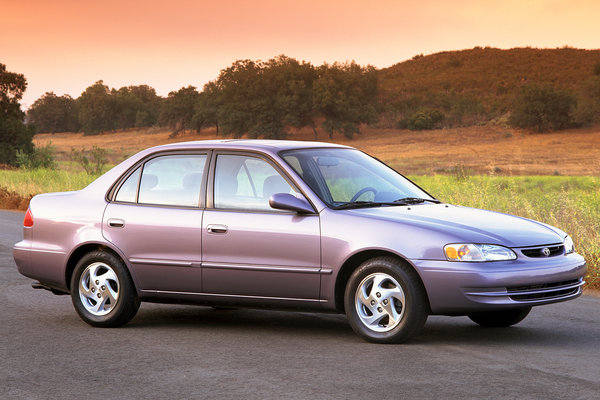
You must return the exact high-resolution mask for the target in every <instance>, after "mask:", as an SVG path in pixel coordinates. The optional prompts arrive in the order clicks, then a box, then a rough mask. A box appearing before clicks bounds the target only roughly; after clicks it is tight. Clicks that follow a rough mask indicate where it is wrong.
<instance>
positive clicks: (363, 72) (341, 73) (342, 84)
mask: <svg viewBox="0 0 600 400" xmlns="http://www.w3.org/2000/svg"><path fill="white" fill-rule="evenodd" d="M318 75H319V77H318V79H317V80H316V81H315V83H314V88H313V104H314V108H315V111H316V112H317V113H318V114H319V115H321V116H323V117H324V118H325V120H324V121H323V124H322V127H323V129H325V130H326V131H327V133H328V134H329V138H333V134H334V132H340V133H343V134H344V136H346V137H347V138H352V137H353V136H354V134H356V133H358V132H359V125H360V124H363V123H374V122H376V121H377V110H376V106H375V105H376V99H377V75H376V71H375V68H373V67H371V66H368V67H361V66H360V65H358V64H356V63H355V62H351V63H344V64H340V63H335V64H332V65H328V64H324V65H322V66H321V67H319V69H318Z"/></svg>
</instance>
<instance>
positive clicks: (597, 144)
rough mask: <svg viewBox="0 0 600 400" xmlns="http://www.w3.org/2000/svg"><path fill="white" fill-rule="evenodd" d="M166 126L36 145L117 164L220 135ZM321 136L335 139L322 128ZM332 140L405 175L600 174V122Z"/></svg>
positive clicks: (304, 133) (369, 131)
mask: <svg viewBox="0 0 600 400" xmlns="http://www.w3.org/2000/svg"><path fill="white" fill-rule="evenodd" d="M169 134H170V132H168V131H160V132H154V131H139V132H138V131H128V132H116V133H105V134H101V135H96V136H83V135H82V134H81V133H58V134H55V135H51V134H39V135H36V136H35V138H34V143H35V144H36V145H44V144H46V143H47V142H48V141H52V144H53V145H54V146H55V147H56V149H57V157H58V159H59V160H67V159H68V156H69V154H70V152H71V148H73V147H76V148H81V147H84V148H87V149H89V148H91V147H93V146H98V147H103V148H107V149H109V150H111V153H110V157H111V159H110V162H111V163H117V162H119V161H121V160H123V159H124V158H126V157H128V156H131V155H133V154H134V153H136V152H137V151H140V150H142V149H145V148H147V147H150V146H156V145H160V144H165V143H173V142H181V141H188V140H205V139H217V138H218V137H217V136H216V135H215V131H214V129H207V130H204V131H202V132H201V133H195V132H186V133H183V134H180V135H179V136H177V137H176V138H170V137H169ZM289 139H296V140H314V139H315V137H314V133H313V132H312V130H310V129H302V130H299V131H295V132H293V133H292V135H290V137H289ZM318 140H320V141H331V140H329V139H328V137H327V135H326V134H324V133H323V132H319V137H318ZM333 142H336V143H342V144H347V145H350V146H353V147H357V148H359V149H361V150H363V151H365V152H367V153H369V154H373V155H375V156H377V157H379V158H380V159H382V160H384V161H385V162H387V163H389V164H390V165H392V166H393V167H394V168H396V169H398V170H399V171H401V172H403V173H406V174H432V173H447V172H451V171H453V170H454V169H456V168H457V167H459V168H464V169H467V170H469V171H471V172H472V173H480V174H490V173H492V174H497V175H558V174H560V175H594V176H600V126H596V127H594V128H589V129H575V130H567V131H561V132H554V133H544V134H539V133H528V132H523V131H518V130H514V129H507V128H502V127H495V126H483V127H468V128H454V129H440V130H433V131H419V132H414V131H408V130H398V129H374V128H365V129H363V133H362V134H360V135H358V136H356V138H355V139H353V140H349V139H346V138H343V137H341V136H337V135H336V136H335V137H334V139H333Z"/></svg>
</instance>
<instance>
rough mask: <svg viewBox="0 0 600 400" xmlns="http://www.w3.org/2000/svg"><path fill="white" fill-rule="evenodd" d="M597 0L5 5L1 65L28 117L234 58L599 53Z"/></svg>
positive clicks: (386, 59)
mask: <svg viewBox="0 0 600 400" xmlns="http://www.w3.org/2000/svg"><path fill="white" fill-rule="evenodd" d="M599 20H600V1H598V0H501V1H496V0H490V1H486V0H420V1H415V0H408V1H405V0H395V1H394V0H370V1H367V0H363V1H357V0H301V1H288V0H248V1H240V0H216V1H204V0H168V1H155V0H130V1H128V0H53V1H49V0H0V63H3V64H6V67H7V70H8V71H11V72H18V73H22V74H24V75H25V77H26V78H27V81H28V89H27V91H26V93H25V95H24V97H23V101H22V105H23V107H24V108H27V107H28V106H29V105H31V104H32V103H33V102H34V101H35V100H36V99H37V98H39V97H40V96H41V95H43V94H44V93H45V92H49V91H53V92H54V93H55V94H57V95H63V94H69V95H70V96H72V97H74V98H76V97H78V96H79V95H80V94H81V92H83V91H84V90H85V88H86V87H88V86H90V85H92V84H93V83H94V82H96V81H98V80H103V81H104V83H105V84H106V85H108V86H109V87H111V88H112V87H115V88H119V87H122V86H129V85H140V84H147V85H150V86H152V87H154V88H155V89H156V91H157V93H158V94H159V95H162V96H166V95H167V94H168V93H169V92H170V91H172V90H177V89H179V88H181V87H182V86H188V85H193V86H196V87H198V88H199V89H201V88H202V86H203V85H204V84H205V83H206V82H208V81H210V80H214V79H216V78H217V77H218V75H219V71H220V70H221V69H224V68H226V67H228V66H230V65H231V63H233V62H234V61H235V60H241V59H252V60H259V59H260V60H268V59H270V58H273V57H275V56H277V55H280V54H285V55H287V56H289V57H293V58H296V59H298V60H305V61H308V62H311V63H312V64H313V65H321V64H322V63H324V62H328V63H332V62H335V61H342V62H343V61H350V60H354V61H356V62H357V63H359V64H363V65H366V64H370V65H374V66H375V67H378V68H385V67H389V66H391V65H394V64H396V63H398V62H402V61H405V60H407V59H410V58H412V57H413V56H414V55H417V54H425V55H427V54H431V53H436V52H440V51H448V50H461V49H469V48H473V47H475V46H481V47H485V46H491V47H498V48H504V49H508V48H513V47H525V46H531V47H539V48H556V47H563V46H571V47H576V48H585V49H598V48H600V23H599V22H598V21H599Z"/></svg>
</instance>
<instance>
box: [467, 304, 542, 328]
mask: <svg viewBox="0 0 600 400" xmlns="http://www.w3.org/2000/svg"><path fill="white" fill-rule="evenodd" d="M529 311H531V307H525V308H514V309H511V310H500V311H486V312H478V313H473V314H469V315H467V316H468V317H469V318H470V319H471V321H473V322H475V323H476V324H479V325H481V326H485V327H490V328H506V327H508V326H511V325H515V324H518V323H519V322H521V321H523V320H524V319H525V317H526V316H527V315H528V314H529Z"/></svg>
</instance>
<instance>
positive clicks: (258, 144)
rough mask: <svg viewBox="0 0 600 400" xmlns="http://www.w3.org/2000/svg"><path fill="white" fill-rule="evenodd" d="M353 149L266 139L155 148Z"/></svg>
mask: <svg viewBox="0 0 600 400" xmlns="http://www.w3.org/2000/svg"><path fill="white" fill-rule="evenodd" d="M324 147H325V148H327V147H331V148H351V147H349V146H344V145H340V144H335V143H323V142H310V141H298V140H264V139H223V140H197V141H191V142H178V143H170V144H166V145H161V146H156V147H153V148H152V149H148V150H152V152H154V151H157V150H185V149H190V150H191V149H205V148H210V149H236V150H259V151H268V152H279V151H282V150H293V149H307V148H324Z"/></svg>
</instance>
